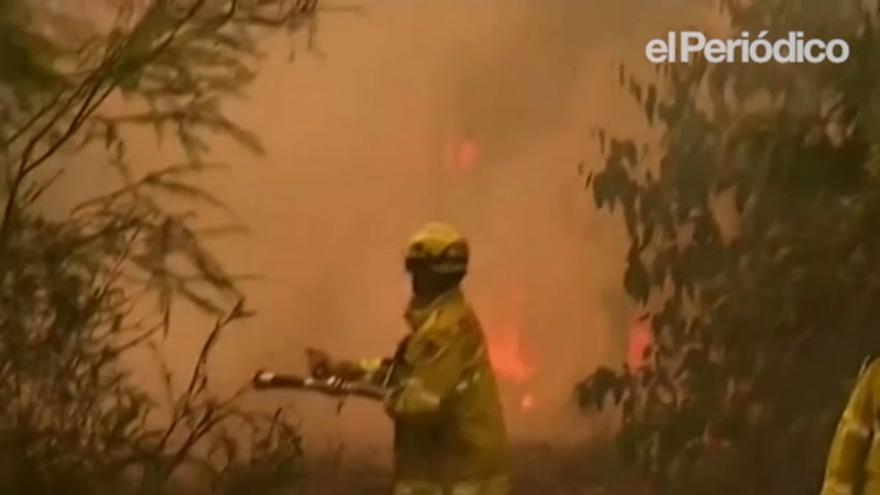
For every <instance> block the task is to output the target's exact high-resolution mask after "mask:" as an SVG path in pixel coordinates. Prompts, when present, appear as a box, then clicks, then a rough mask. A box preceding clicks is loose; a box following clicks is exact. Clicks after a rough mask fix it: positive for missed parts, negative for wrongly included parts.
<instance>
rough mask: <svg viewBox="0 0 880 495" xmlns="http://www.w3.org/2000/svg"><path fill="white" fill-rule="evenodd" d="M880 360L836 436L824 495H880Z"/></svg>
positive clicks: (864, 378)
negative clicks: (879, 428)
mask: <svg viewBox="0 0 880 495" xmlns="http://www.w3.org/2000/svg"><path fill="white" fill-rule="evenodd" d="M878 420H880V361H877V360H874V361H873V362H871V363H869V364H868V365H867V366H866V367H865V369H864V370H863V371H862V373H861V374H860V375H859V379H858V381H857V383H856V387H855V389H854V390H853V392H852V395H851V396H850V398H849V403H848V404H847V406H846V410H844V412H843V416H842V417H841V419H840V423H839V424H838V426H837V432H836V433H835V435H834V441H833V442H832V444H831V451H830V453H829V455H828V465H827V467H826V470H825V482H824V484H823V485H822V493H821V495H880V436H878V431H877V430H878Z"/></svg>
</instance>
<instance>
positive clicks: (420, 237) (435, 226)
mask: <svg viewBox="0 0 880 495" xmlns="http://www.w3.org/2000/svg"><path fill="white" fill-rule="evenodd" d="M468 255H469V253H468V244H467V241H466V240H465V238H464V237H463V236H462V235H461V234H460V233H459V232H458V230H456V229H455V228H454V227H452V226H450V225H447V224H444V223H439V222H432V223H429V224H427V225H425V226H424V227H422V228H421V229H420V230H419V231H418V232H416V233H415V234H414V235H413V236H412V237H411V238H410V240H409V244H408V246H407V249H406V269H407V271H413V270H414V269H416V268H426V269H428V270H430V271H432V272H434V273H449V274H454V273H465V272H466V271H467V264H468Z"/></svg>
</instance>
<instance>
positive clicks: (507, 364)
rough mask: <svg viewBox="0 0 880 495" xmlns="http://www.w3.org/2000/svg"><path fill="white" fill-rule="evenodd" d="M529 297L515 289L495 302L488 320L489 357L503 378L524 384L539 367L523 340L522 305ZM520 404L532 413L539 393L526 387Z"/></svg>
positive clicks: (525, 410) (513, 382)
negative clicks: (525, 348)
mask: <svg viewBox="0 0 880 495" xmlns="http://www.w3.org/2000/svg"><path fill="white" fill-rule="evenodd" d="M524 301H525V297H524V296H523V294H522V292H520V291H512V292H511V293H509V294H508V296H507V297H506V298H504V299H502V300H501V301H500V303H499V304H497V305H495V308H494V309H495V310H496V311H495V312H492V313H490V317H489V318H488V319H487V320H486V321H487V325H486V339H487V345H488V348H489V359H490V361H491V362H492V368H493V369H494V370H495V373H496V375H497V376H498V378H499V379H501V380H502V381H504V382H507V383H509V384H511V385H516V386H517V387H516V388H520V387H522V386H523V385H525V384H526V383H527V382H528V380H529V379H530V378H531V377H532V376H533V375H534V373H535V371H536V368H535V366H534V365H533V364H532V363H530V362H529V360H528V358H527V357H526V355H525V352H524V348H523V345H522V341H521V336H522V313H523V311H522V308H523V304H524ZM518 400H519V404H518V405H519V408H520V410H521V411H522V412H524V413H528V412H530V411H532V410H533V409H535V407H536V405H537V401H536V399H535V396H534V395H533V394H532V393H530V392H528V391H526V392H522V393H521V395H520V397H519V399H518Z"/></svg>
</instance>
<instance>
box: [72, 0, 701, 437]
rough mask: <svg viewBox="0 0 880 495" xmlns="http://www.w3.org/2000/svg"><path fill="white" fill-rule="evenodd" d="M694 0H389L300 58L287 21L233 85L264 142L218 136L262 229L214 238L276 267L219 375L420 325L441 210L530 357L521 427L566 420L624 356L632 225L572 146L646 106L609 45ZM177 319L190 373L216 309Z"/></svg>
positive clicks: (240, 211)
mask: <svg viewBox="0 0 880 495" xmlns="http://www.w3.org/2000/svg"><path fill="white" fill-rule="evenodd" d="M689 3H690V4H696V3H698V2H696V0H691V1H690V2H687V1H685V0H675V1H670V2H645V1H639V0H626V1H615V2H612V1H610V0H608V1H602V2H599V1H593V2H576V1H571V0H540V1H539V0H528V1H527V0H517V1H506V0H482V1H472V0H444V1H438V2H413V1H411V0H382V1H373V2H364V3H363V6H364V9H363V11H362V12H361V13H342V12H340V13H328V14H326V15H325V16H324V17H323V18H322V19H321V25H320V30H319V32H318V34H317V49H316V50H317V51H313V52H309V51H308V50H306V49H305V48H304V47H303V46H302V43H300V44H299V45H298V47H297V50H296V52H295V59H294V60H293V61H292V62H291V61H290V60H289V58H290V47H289V44H288V41H287V40H282V39H274V40H272V41H271V43H270V44H269V45H268V46H267V50H266V57H265V60H264V63H263V66H262V67H261V68H260V71H261V72H260V76H259V78H258V80H257V81H256V83H255V86H254V87H253V88H252V92H251V95H250V97H249V99H247V100H246V101H238V102H234V103H233V104H232V105H231V106H230V111H231V112H233V113H234V114H235V115H236V116H238V118H239V119H240V120H241V122H242V124H243V125H245V126H247V127H250V128H251V129H253V130H254V131H255V132H256V133H257V134H258V135H259V136H260V138H261V139H262V141H263V143H264V144H265V147H266V149H267V150H268V153H267V154H266V155H265V156H252V155H248V154H246V153H244V152H242V151H241V150H239V149H237V148H235V147H234V146H233V145H231V144H230V143H226V142H217V143H215V144H216V149H217V156H218V158H221V159H223V160H225V161H228V162H230V163H232V164H233V165H234V167H233V168H232V169H231V171H229V172H228V173H225V174H219V175H215V176H211V177H208V178H207V180H208V181H209V184H210V186H211V187H213V188H214V189H215V190H216V194H217V195H218V196H220V197H223V198H225V199H226V200H227V201H228V203H229V206H230V207H231V208H232V210H233V211H235V214H236V217H237V220H238V221H240V222H241V223H242V224H245V225H247V226H248V227H249V229H250V233H249V234H248V235H244V236H239V237H231V238H223V239H220V240H218V241H216V242H215V246H216V249H217V251H218V254H219V255H220V256H221V258H222V259H224V260H225V261H227V262H228V263H229V264H230V265H231V266H233V267H235V268H236V269H237V270H236V271H240V272H247V273H257V274H260V275H261V277H260V279H259V280H257V281H255V282H249V283H247V284H246V285H245V287H244V289H245V290H246V292H247V294H248V297H249V302H250V305H251V306H252V307H253V308H254V309H256V311H257V316H256V317H255V318H253V319H251V320H248V321H247V322H246V323H244V324H242V325H241V326H240V327H239V328H237V329H236V330H234V331H233V332H232V333H230V334H229V335H228V336H227V338H226V340H225V341H224V342H223V343H222V344H221V346H220V347H219V349H218V354H217V355H216V359H215V361H214V362H213V363H212V368H213V371H214V382H213V383H214V386H215V387H217V388H221V389H222V388H226V387H228V388H230V389H232V388H234V387H237V386H238V385H240V384H241V383H242V382H243V381H245V380H247V379H248V377H249V376H250V374H251V373H252V372H253V371H254V370H255V369H256V368H258V367H267V368H273V369H278V370H286V371H300V370H302V369H303V367H304V360H303V358H302V353H301V349H302V348H303V347H305V346H318V347H325V348H328V349H332V350H334V351H335V352H336V353H338V354H340V355H344V356H361V355H384V354H388V353H389V352H391V351H392V350H393V348H394V346H395V343H396V341H397V340H398V339H399V338H400V337H401V336H402V335H403V334H404V332H405V331H406V330H405V328H404V323H403V320H402V318H401V315H402V310H403V307H404V304H405V301H406V298H407V292H406V291H407V283H406V279H405V277H404V273H403V269H402V268H403V267H402V260H401V253H402V249H403V246H404V243H405V241H406V238H407V237H408V235H409V234H410V233H411V232H412V231H413V230H414V229H416V228H417V227H418V226H419V225H420V224H422V223H424V222H425V221H428V220H435V219H436V220H446V221H449V222H452V223H454V224H456V225H458V226H459V227H460V228H461V229H462V230H463V231H464V232H465V233H466V234H467V235H468V237H469V239H470V240H471V243H472V250H473V253H474V260H473V270H472V273H471V275H470V276H469V278H468V280H467V291H468V292H469V294H470V296H471V299H472V300H473V303H474V305H475V307H476V309H477V312H478V314H480V316H481V317H482V318H483V320H484V323H485V324H486V327H487V332H489V334H490V337H491V338H493V340H494V341H495V342H496V344H497V346H499V348H500V351H499V352H500V353H501V354H503V356H501V358H502V359H504V360H513V361H517V360H518V361H521V362H519V363H518V364H519V365H522V366H521V369H520V371H521V372H520V373H518V374H516V373H515V374H516V376H513V377H511V378H510V379H505V380H503V383H504V390H505V399H506V401H507V406H508V419H509V422H510V426H511V430H512V434H513V436H514V437H516V438H526V439H528V440H546V441H557V440H562V439H566V438H572V437H573V436H574V435H572V434H571V430H570V428H581V429H582V428H584V427H585V425H587V422H586V421H584V420H582V419H580V418H577V417H576V413H575V412H574V408H573V406H572V404H571V403H570V390H571V386H572V384H573V383H574V382H575V381H576V380H577V379H579V378H582V377H583V376H585V375H586V374H587V373H588V372H589V371H590V370H591V369H593V368H594V367H595V366H597V365H599V364H601V363H605V362H612V363H617V362H620V361H621V360H623V359H624V354H625V347H626V345H625V336H624V333H625V331H626V327H627V325H628V323H629V321H630V318H632V317H633V316H635V314H636V308H633V307H631V306H630V305H629V303H627V302H626V298H625V297H624V295H623V293H622V289H621V287H620V285H621V284H620V275H621V273H622V269H623V262H624V259H623V254H624V252H623V251H622V246H623V235H622V232H620V231H619V230H617V228H616V227H612V225H615V224H614V222H612V221H611V220H609V219H608V218H606V217H605V216H604V214H598V213H596V212H594V211H593V208H592V204H591V202H590V198H589V196H588V194H587V193H586V192H585V191H584V189H583V185H582V182H583V180H582V179H583V178H582V177H581V176H579V174H578V163H579V162H582V161H584V160H587V161H589V160H595V159H596V158H597V157H596V155H595V148H594V145H593V142H592V141H591V138H590V132H591V130H592V129H593V127H594V126H595V125H597V124H603V125H605V124H607V125H609V126H610V127H611V128H612V129H618V130H627V129H630V128H631V127H632V125H633V122H635V121H636V119H635V111H633V112H631V113H626V112H621V111H620V109H621V108H624V109H625V108H628V107H627V106H626V102H627V99H626V97H625V95H624V94H623V93H622V92H621V91H619V90H618V88H617V87H616V73H615V71H614V63H616V62H620V61H627V62H631V63H634V64H636V65H638V64H640V63H641V60H642V58H643V48H644V43H645V41H647V40H648V39H650V38H652V37H656V36H658V35H661V34H662V33H665V32H666V31H667V29H668V28H670V27H673V26H678V25H682V24H684V23H685V22H686V21H687V18H686V17H685V16H683V15H682V12H684V10H683V7H684V6H686V5H687V4H689ZM702 3H703V4H705V3H706V2H702ZM689 15H690V16H691V17H690V19H693V18H695V17H696V16H698V15H701V14H699V13H692V14H689ZM155 148H156V143H155V141H154V140H153V138H152V137H151V136H143V137H142V138H139V139H138V141H137V142H136V143H134V144H133V146H132V147H131V149H132V153H135V154H139V155H140V156H141V157H143V159H142V160H139V161H140V162H141V165H143V166H144V167H152V166H161V165H164V164H166V162H165V161H154V160H161V159H160V157H162V156H163V155H164V156H165V159H166V160H168V161H170V160H173V156H171V155H172V152H163V151H161V150H158V151H157V150H156V149H155ZM77 194H82V192H79V193H77ZM207 218H209V219H210V218H211V216H210V215H209V216H208V217H207ZM179 323H180V325H179V327H178V328H177V332H176V334H175V335H173V336H172V337H170V338H169V340H168V341H166V342H165V343H164V344H163V349H164V350H165V352H166V354H167V356H168V359H169V361H170V364H171V365H172V368H173V369H174V370H176V371H179V372H184V371H185V370H186V369H187V366H188V365H189V363H191V362H192V359H193V357H194V355H195V354H196V352H197V349H198V345H199V342H200V339H201V338H202V337H203V335H204V333H205V331H206V330H207V329H208V327H209V322H207V321H204V319H202V318H199V317H197V316H195V315H193V314H189V313H187V314H182V315H181V318H180V320H179ZM141 361H143V360H141V359H138V360H137V362H138V363H140V362H141ZM508 364H509V363H508ZM154 372H155V370H154V369H152V368H151V367H149V366H146V365H145V366H144V368H143V370H142V372H140V373H139V376H141V377H142V378H143V379H144V381H145V382H148V383H151V382H152V381H154V378H153V377H154V376H156V375H154ZM253 401H254V402H255V403H259V404H264V405H265V406H266V407H270V406H277V405H279V404H293V406H294V408H295V409H296V410H297V411H299V413H300V414H301V417H302V420H303V425H304V428H305V433H306V438H307V441H308V442H309V446H310V447H312V448H321V447H323V446H325V445H327V446H330V445H333V444H338V443H344V444H346V445H355V446H359V447H361V448H370V449H375V450H377V451H387V445H388V442H389V441H390V440H389V439H390V427H389V425H388V422H387V421H386V420H385V418H384V417H383V415H382V413H381V411H380V408H378V407H375V405H372V404H363V403H357V402H352V403H351V404H348V405H346V407H345V408H344V409H343V410H342V412H341V413H340V414H337V412H336V409H337V404H335V403H332V402H331V401H328V400H326V399H324V398H316V397H302V396H298V395H290V394H280V393H279V394H275V393H273V394H271V395H265V396H261V397H254V398H253ZM526 424H528V428H525V425H526Z"/></svg>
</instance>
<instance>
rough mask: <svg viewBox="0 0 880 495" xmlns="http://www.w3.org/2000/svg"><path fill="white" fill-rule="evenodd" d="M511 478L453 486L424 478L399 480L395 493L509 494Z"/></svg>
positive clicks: (448, 494)
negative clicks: (424, 479)
mask: <svg viewBox="0 0 880 495" xmlns="http://www.w3.org/2000/svg"><path fill="white" fill-rule="evenodd" d="M509 493H510V480H509V479H508V478H507V477H506V476H498V477H496V478H492V479H491V480H480V481H461V482H457V483H453V484H452V485H451V486H443V485H441V484H439V483H434V482H431V481H422V480H398V481H397V482H396V483H395V484H394V492H393V494H394V495H508V494H509Z"/></svg>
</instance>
